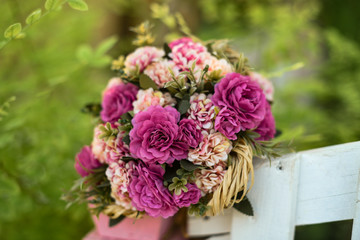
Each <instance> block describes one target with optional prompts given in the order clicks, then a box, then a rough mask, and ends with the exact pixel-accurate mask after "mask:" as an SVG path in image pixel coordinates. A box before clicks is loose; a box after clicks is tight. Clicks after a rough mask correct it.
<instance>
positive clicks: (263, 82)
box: [250, 72, 274, 102]
mask: <svg viewBox="0 0 360 240" xmlns="http://www.w3.org/2000/svg"><path fill="white" fill-rule="evenodd" d="M250 78H251V80H252V81H255V82H257V83H258V84H259V85H260V87H261V88H262V90H263V91H264V94H265V97H266V100H268V101H270V102H272V101H273V100H274V86H273V84H272V82H271V81H269V79H267V78H265V77H264V76H263V75H261V74H260V73H257V72H251V73H250Z"/></svg>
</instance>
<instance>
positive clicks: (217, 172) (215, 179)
mask: <svg viewBox="0 0 360 240" xmlns="http://www.w3.org/2000/svg"><path fill="white" fill-rule="evenodd" d="M225 173H226V170H225V169H224V167H223V166H220V165H219V166H216V167H215V168H213V169H197V170H195V177H196V185H197V186H198V188H199V189H200V190H201V192H202V195H205V194H207V193H211V192H214V191H215V190H216V189H217V188H218V187H219V185H220V184H221V182H222V181H223V180H224V175H225Z"/></svg>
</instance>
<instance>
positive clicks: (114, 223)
mask: <svg viewBox="0 0 360 240" xmlns="http://www.w3.org/2000/svg"><path fill="white" fill-rule="evenodd" d="M124 219H125V216H124V215H120V217H118V218H115V219H113V218H110V221H109V227H113V226H115V225H116V224H118V223H120V222H121V221H122V220H124Z"/></svg>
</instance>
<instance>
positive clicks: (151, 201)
mask: <svg viewBox="0 0 360 240" xmlns="http://www.w3.org/2000/svg"><path fill="white" fill-rule="evenodd" d="M164 173H165V170H164V169H163V168H162V167H161V166H160V165H155V164H152V165H150V166H147V165H145V164H144V163H142V162H139V163H138V165H137V166H135V169H134V171H133V172H132V176H131V180H130V185H129V187H128V191H129V196H130V198H131V199H132V204H133V206H134V207H135V208H136V209H137V210H139V211H145V212H146V213H147V214H149V215H150V216H151V217H159V216H161V217H163V218H168V217H171V216H173V215H174V214H175V213H176V212H177V211H178V208H177V207H176V204H175V202H174V199H173V197H172V195H171V193H170V192H169V190H168V189H167V188H166V187H165V186H164V184H163V181H164V179H163V175H164Z"/></svg>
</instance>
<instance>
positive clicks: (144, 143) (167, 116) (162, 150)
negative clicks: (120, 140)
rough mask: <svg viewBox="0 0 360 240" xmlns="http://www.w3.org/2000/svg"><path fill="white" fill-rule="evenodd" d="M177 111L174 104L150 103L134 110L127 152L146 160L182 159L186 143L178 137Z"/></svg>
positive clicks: (185, 151)
mask: <svg viewBox="0 0 360 240" xmlns="http://www.w3.org/2000/svg"><path fill="white" fill-rule="evenodd" d="M179 119H180V113H179V112H178V111H177V110H176V109H175V108H173V107H170V106H167V107H165V108H163V107H160V106H150V107H149V108H148V109H147V110H145V111H142V112H139V113H138V114H135V116H134V118H133V119H132V124H133V126H134V128H133V129H132V130H131V131H130V134H129V135H130V152H131V154H132V155H133V156H134V157H136V158H140V159H141V160H143V161H144V162H146V163H150V164H153V163H159V164H163V163H168V164H171V163H172V162H173V161H174V160H175V159H177V160H180V159H184V158H186V156H187V153H188V145H187V144H186V143H184V142H181V141H179V140H178V134H179V127H178V125H177V123H178V121H179Z"/></svg>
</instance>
